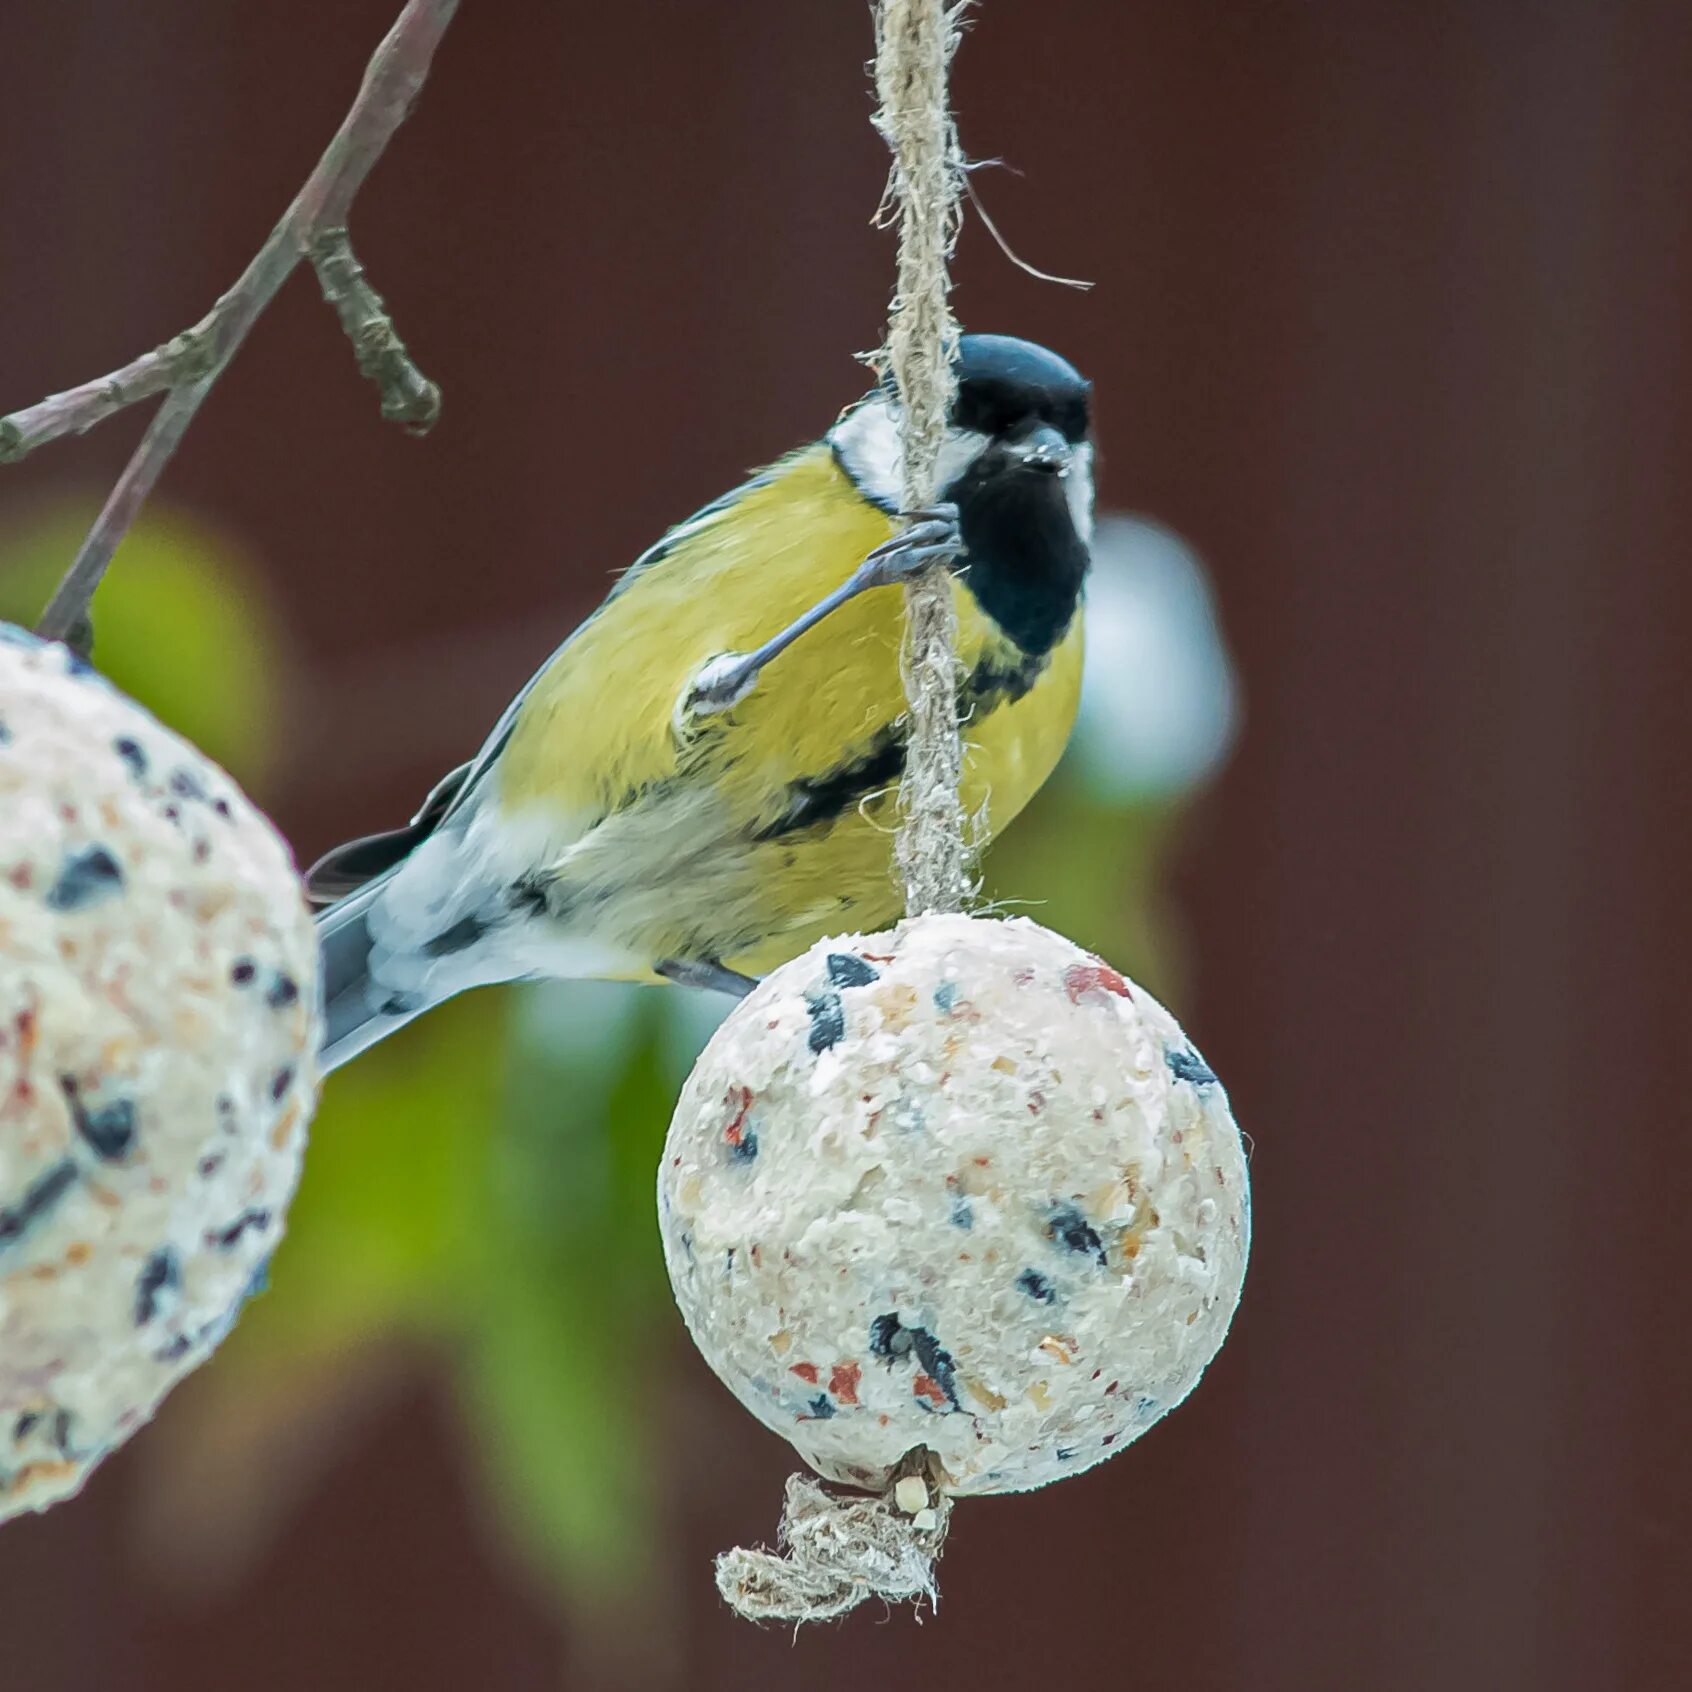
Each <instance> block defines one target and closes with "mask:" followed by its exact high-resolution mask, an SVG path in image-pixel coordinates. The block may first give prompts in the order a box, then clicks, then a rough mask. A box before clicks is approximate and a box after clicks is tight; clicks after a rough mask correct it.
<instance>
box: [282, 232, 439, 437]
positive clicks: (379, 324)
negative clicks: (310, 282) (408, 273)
mask: <svg viewBox="0 0 1692 1692" xmlns="http://www.w3.org/2000/svg"><path fill="white" fill-rule="evenodd" d="M311 263H312V268H313V269H314V270H316V272H317V280H318V281H319V282H320V283H321V284H322V285H323V297H324V299H325V300H327V301H328V302H329V304H330V305H332V306H333V307H334V308H335V315H336V316H337V317H338V318H340V320H341V327H342V328H343V329H344V330H346V332H347V339H348V340H349V341H351V342H352V345H353V352H354V354H355V355H356V356H357V358H358V370H359V374H360V375H361V376H368V377H369V378H370V380H371V381H372V382H374V383H375V384H376V391H377V392H378V393H379V394H380V395H381V396H382V415H383V416H384V417H386V418H387V419H388V420H389V421H390V422H393V423H403V424H404V425H405V427H406V428H407V429H409V430H410V431H411V433H412V434H414V435H426V434H428V432H429V431H430V430H431V429H432V428H434V426H435V419H436V418H438V417H439V416H440V414H441V390H440V389H439V388H437V387H436V386H435V384H434V383H433V382H431V381H430V380H429V378H428V377H427V376H425V375H424V374H423V372H422V371H421V370H419V369H418V368H417V366H416V365H415V364H413V363H412V361H411V354H410V353H408V352H407V351H406V350H405V342H404V341H402V340H401V339H400V338H399V332H398V331H397V330H396V329H395V328H394V323H393V319H392V318H391V317H389V316H388V312H387V308H386V307H385V306H384V305H383V304H382V296H381V295H380V294H378V293H377V292H376V290H375V289H374V288H372V287H371V286H370V283H369V281H368V279H367V278H366V277H365V274H364V266H363V265H361V264H360V263H359V262H358V260H357V259H356V258H354V257H353V250H352V242H351V240H350V239H349V238H348V236H347V232H346V230H345V229H325V230H324V231H323V233H322V234H321V235H319V236H317V238H316V239H315V240H314V241H313V242H312V244H311Z"/></svg>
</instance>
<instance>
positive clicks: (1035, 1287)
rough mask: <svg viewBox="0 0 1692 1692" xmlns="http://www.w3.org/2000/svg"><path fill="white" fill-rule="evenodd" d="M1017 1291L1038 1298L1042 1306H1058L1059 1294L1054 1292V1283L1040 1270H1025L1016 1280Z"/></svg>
mask: <svg viewBox="0 0 1692 1692" xmlns="http://www.w3.org/2000/svg"><path fill="white" fill-rule="evenodd" d="M1016 1284H1017V1289H1018V1291H1020V1292H1025V1293H1027V1294H1028V1296H1029V1297H1030V1298H1037V1299H1039V1301H1040V1302H1041V1303H1042V1304H1056V1303H1057V1294H1056V1293H1055V1292H1053V1291H1052V1283H1051V1282H1050V1281H1048V1280H1047V1279H1046V1277H1045V1276H1044V1275H1042V1274H1041V1273H1040V1271H1039V1270H1038V1269H1024V1270H1023V1271H1022V1273H1021V1274H1020V1275H1018V1276H1017V1278H1016Z"/></svg>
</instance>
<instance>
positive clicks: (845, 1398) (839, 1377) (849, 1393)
mask: <svg viewBox="0 0 1692 1692" xmlns="http://www.w3.org/2000/svg"><path fill="white" fill-rule="evenodd" d="M862 1375H863V1370H862V1369H860V1368H859V1367H858V1365H857V1364H856V1363H836V1364H835V1365H834V1368H833V1369H832V1371H830V1373H829V1377H828V1390H829V1392H830V1393H831V1394H833V1396H834V1397H836V1398H838V1399H839V1400H840V1402H841V1403H842V1404H856V1403H857V1402H858V1381H859V1380H860V1378H861V1377H862Z"/></svg>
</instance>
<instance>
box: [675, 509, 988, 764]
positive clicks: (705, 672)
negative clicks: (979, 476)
mask: <svg viewBox="0 0 1692 1692" xmlns="http://www.w3.org/2000/svg"><path fill="white" fill-rule="evenodd" d="M905 523H906V527H905V528H903V529H901V530H900V531H899V533H898V534H896V535H893V536H891V537H890V538H889V539H887V540H884V541H883V542H882V543H881V545H880V546H878V547H877V548H876V549H875V551H874V552H872V553H870V555H869V556H868V557H867V558H866V559H865V560H864V561H863V563H861V564H860V565H859V566H858V567H857V569H856V570H854V571H853V572H852V574H851V576H850V577H848V578H847V580H846V581H844V582H842V583H841V585H840V586H839V587H837V588H836V589H835V590H834V592H833V593H831V594H828V595H827V596H826V597H825V598H822V599H819V600H818V601H817V603H816V604H815V605H813V606H812V607H811V608H810V610H809V611H807V612H806V613H805V614H804V615H803V616H802V617H798V618H796V619H795V620H794V621H793V622H791V623H789V624H788V625H787V627H786V628H785V629H783V630H782V631H781V633H780V634H778V635H777V636H775V638H774V639H773V640H767V641H765V642H764V644H763V645H762V646H760V647H759V648H758V650H757V651H756V652H721V653H718V654H717V656H716V657H714V658H710V659H707V660H706V662H705V663H704V664H703V665H702V666H701V667H700V668H699V670H698V671H697V672H696V673H695V675H694V677H693V680H692V682H691V683H690V684H689V686H688V688H687V691H686V692H685V693H684V694H683V695H682V696H681V700H680V702H679V706H678V709H677V712H676V728H677V731H678V732H685V730H686V725H687V721H688V719H689V718H691V717H709V716H714V715H716V714H718V713H719V712H723V711H729V710H732V709H733V708H734V707H735V706H736V705H738V704H739V703H740V702H741V700H743V699H744V698H745V697H746V696H747V695H748V694H749V693H750V692H751V691H752V689H753V688H754V687H756V686H757V685H758V677H759V676H760V675H761V674H762V673H763V670H764V666H765V665H766V664H769V663H772V662H773V661H774V660H775V659H777V658H779V657H780V656H781V654H782V653H783V652H785V651H786V650H787V649H788V647H790V646H791V645H792V644H793V643H794V641H796V640H797V639H798V638H799V637H800V636H801V635H802V634H805V633H807V632H808V631H809V630H811V629H814V628H815V627H816V626H817V624H818V623H820V622H822V620H823V619H824V618H825V617H827V616H828V615H829V614H830V613H831V612H833V611H838V610H839V609H840V607H841V606H842V605H844V604H846V602H847V601H848V600H852V599H856V598H857V597H858V595H859V594H860V593H867V592H868V591H869V590H870V589H871V588H878V587H892V586H893V585H894V584H895V583H898V582H906V581H909V580H910V579H911V578H912V577H913V576H918V575H921V574H922V572H923V571H924V570H926V569H927V568H928V567H929V566H930V565H931V564H942V563H946V564H949V563H951V562H953V561H954V560H955V559H957V558H960V557H961V556H962V555H963V550H964V544H963V531H962V529H961V528H960V527H959V524H958V508H957V507H956V506H955V505H936V506H934V507H933V508H932V509H930V510H926V511H911V512H907V513H906V514H905Z"/></svg>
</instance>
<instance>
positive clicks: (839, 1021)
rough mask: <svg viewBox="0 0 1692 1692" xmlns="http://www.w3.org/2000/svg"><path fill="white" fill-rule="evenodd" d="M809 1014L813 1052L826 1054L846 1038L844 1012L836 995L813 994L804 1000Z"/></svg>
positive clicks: (838, 996)
mask: <svg viewBox="0 0 1692 1692" xmlns="http://www.w3.org/2000/svg"><path fill="white" fill-rule="evenodd" d="M805 1009H806V1010H808V1011H809V1012H810V1013H811V1035H810V1042H809V1044H810V1047H811V1050H812V1051H813V1052H817V1053H819V1054H820V1053H822V1052H826V1051H827V1050H828V1049H829V1048H830V1047H831V1046H836V1045H838V1044H839V1043H840V1041H841V1040H843V1039H844V1038H845V1036H846V1012H845V1009H844V1007H843V1006H842V1005H841V1003H840V995H839V994H838V993H813V994H811V995H810V996H809V997H808V998H807V999H806V1000H805Z"/></svg>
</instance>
